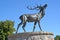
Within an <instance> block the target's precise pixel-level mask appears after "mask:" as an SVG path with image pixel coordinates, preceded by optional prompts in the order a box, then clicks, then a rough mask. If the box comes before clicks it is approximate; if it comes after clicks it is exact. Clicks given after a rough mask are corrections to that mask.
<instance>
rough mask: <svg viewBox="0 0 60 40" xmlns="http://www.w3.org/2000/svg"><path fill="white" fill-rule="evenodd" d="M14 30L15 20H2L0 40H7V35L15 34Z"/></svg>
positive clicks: (0, 22) (0, 23)
mask: <svg viewBox="0 0 60 40" xmlns="http://www.w3.org/2000/svg"><path fill="white" fill-rule="evenodd" d="M14 31H15V29H14V22H13V21H10V20H6V21H0V40H7V36H8V35H11V34H13V32H14Z"/></svg>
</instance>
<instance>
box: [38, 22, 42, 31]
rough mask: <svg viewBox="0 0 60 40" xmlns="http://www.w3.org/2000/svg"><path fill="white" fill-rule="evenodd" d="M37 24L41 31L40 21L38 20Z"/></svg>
mask: <svg viewBox="0 0 60 40" xmlns="http://www.w3.org/2000/svg"><path fill="white" fill-rule="evenodd" d="M38 25H39V28H40V30H41V31H42V29H41V26H40V22H38Z"/></svg>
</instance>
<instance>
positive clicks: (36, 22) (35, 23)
mask: <svg viewBox="0 0 60 40" xmlns="http://www.w3.org/2000/svg"><path fill="white" fill-rule="evenodd" d="M36 23H37V22H35V23H34V27H33V32H34V30H35V27H36Z"/></svg>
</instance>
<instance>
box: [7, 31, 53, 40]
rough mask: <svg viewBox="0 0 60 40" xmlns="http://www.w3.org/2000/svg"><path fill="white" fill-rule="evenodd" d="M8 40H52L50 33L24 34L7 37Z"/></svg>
mask: <svg viewBox="0 0 60 40" xmlns="http://www.w3.org/2000/svg"><path fill="white" fill-rule="evenodd" d="M8 40H54V35H53V33H51V32H24V33H17V34H13V35H10V36H8Z"/></svg>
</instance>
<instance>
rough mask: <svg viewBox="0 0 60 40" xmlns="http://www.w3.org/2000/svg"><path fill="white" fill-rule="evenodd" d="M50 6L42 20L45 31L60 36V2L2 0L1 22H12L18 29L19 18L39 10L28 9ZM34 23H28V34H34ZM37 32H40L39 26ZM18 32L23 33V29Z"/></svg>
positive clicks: (52, 0) (0, 9) (0, 8)
mask: <svg viewBox="0 0 60 40" xmlns="http://www.w3.org/2000/svg"><path fill="white" fill-rule="evenodd" d="M37 4H38V5H40V4H41V5H44V4H48V7H47V8H46V10H45V16H44V17H43V18H42V20H41V27H42V30H43V31H47V32H53V33H54V36H56V35H60V0H0V21H4V20H12V21H14V23H15V25H14V28H15V29H16V28H17V25H18V23H20V22H21V21H20V19H19V16H21V15H22V14H34V13H38V11H37V10H29V9H27V8H26V7H27V6H30V7H33V6H36V5H37ZM33 26H34V23H27V25H26V27H25V29H26V31H27V32H32V30H33ZM35 31H40V29H39V27H38V24H37V25H36V29H35ZM18 32H23V29H22V27H20V28H19V30H18Z"/></svg>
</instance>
